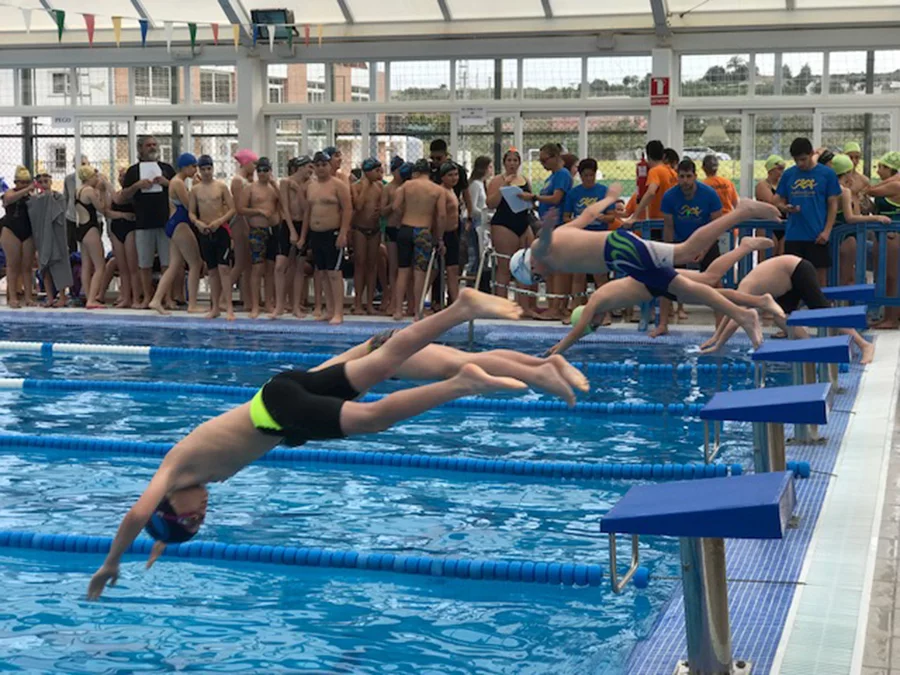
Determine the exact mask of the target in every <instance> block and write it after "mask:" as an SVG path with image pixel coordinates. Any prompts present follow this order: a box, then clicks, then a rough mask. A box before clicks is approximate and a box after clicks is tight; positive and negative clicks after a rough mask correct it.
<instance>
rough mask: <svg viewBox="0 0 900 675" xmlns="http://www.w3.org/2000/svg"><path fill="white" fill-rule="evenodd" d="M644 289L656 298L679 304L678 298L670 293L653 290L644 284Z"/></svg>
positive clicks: (660, 289) (659, 289)
mask: <svg viewBox="0 0 900 675" xmlns="http://www.w3.org/2000/svg"><path fill="white" fill-rule="evenodd" d="M644 288H646V289H647V292H648V293H649V294H650V295H652V296H653V297H654V298H666V299H667V300H671V301H672V302H677V300H678V298H677V296H675V295H673V294H672V293H669V291H667V290H665V289H662V288H653V287H652V286H648V285H647V284H644Z"/></svg>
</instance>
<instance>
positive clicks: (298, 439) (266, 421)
mask: <svg viewBox="0 0 900 675" xmlns="http://www.w3.org/2000/svg"><path fill="white" fill-rule="evenodd" d="M345 366H346V364H343V363H339V364H337V365H334V366H331V367H329V368H325V369H324V370H318V371H315V372H310V371H305V370H288V371H285V372H283V373H278V375H275V376H274V377H273V378H272V379H270V380H269V381H268V382H266V383H265V384H264V385H263V386H262V388H261V389H260V390H259V391H258V392H256V395H255V396H254V397H253V399H252V400H251V401H250V419H251V421H252V422H253V426H254V427H256V429H257V430H258V431H260V432H262V433H264V434H266V435H267V436H278V437H280V438H283V439H284V441H283V443H284V444H285V445H290V446H296V445H303V444H304V443H306V442H307V441H324V440H328V439H333V438H344V437H345V436H346V434H345V433H344V431H343V429H341V408H342V407H343V406H344V403H346V402H347V401H352V400H353V399H355V398H357V397H358V396H359V392H358V391H356V389H354V388H353V385H351V384H350V381H349V380H348V379H347V374H346V367H345Z"/></svg>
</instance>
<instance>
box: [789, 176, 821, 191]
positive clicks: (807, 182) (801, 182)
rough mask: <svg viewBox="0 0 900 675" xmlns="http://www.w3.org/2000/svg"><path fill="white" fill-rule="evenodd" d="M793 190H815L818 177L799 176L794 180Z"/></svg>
mask: <svg viewBox="0 0 900 675" xmlns="http://www.w3.org/2000/svg"><path fill="white" fill-rule="evenodd" d="M791 189H792V190H815V189H816V179H815V178H798V179H797V180H795V181H794V184H793V185H792V186H791Z"/></svg>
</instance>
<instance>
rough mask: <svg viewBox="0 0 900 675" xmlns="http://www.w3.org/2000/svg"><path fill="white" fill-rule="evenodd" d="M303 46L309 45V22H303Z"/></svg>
mask: <svg viewBox="0 0 900 675" xmlns="http://www.w3.org/2000/svg"><path fill="white" fill-rule="evenodd" d="M303 46H304V47H309V24H308V23H306V24H303Z"/></svg>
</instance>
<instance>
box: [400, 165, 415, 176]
mask: <svg viewBox="0 0 900 675" xmlns="http://www.w3.org/2000/svg"><path fill="white" fill-rule="evenodd" d="M412 175H413V165H412V162H403V164H402V165H401V166H400V178H402V179H403V180H409V179H410V178H412Z"/></svg>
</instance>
